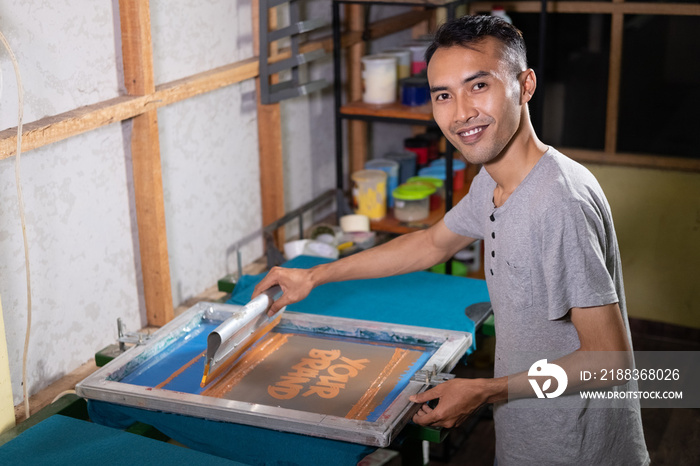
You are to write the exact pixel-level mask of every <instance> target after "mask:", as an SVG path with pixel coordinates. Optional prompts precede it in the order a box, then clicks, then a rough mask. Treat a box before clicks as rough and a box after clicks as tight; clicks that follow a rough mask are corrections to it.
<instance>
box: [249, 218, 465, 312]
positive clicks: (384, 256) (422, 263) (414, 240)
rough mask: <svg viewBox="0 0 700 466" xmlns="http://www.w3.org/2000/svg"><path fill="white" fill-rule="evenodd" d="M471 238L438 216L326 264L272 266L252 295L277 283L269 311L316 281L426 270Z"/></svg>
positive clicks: (295, 298)
mask: <svg viewBox="0 0 700 466" xmlns="http://www.w3.org/2000/svg"><path fill="white" fill-rule="evenodd" d="M473 241H474V238H468V237H465V236H460V235H458V234H456V233H453V232H452V231H451V230H450V229H449V228H447V226H446V225H445V222H444V220H440V221H439V222H438V223H436V224H435V225H433V226H432V227H430V228H427V229H425V230H419V231H416V232H413V233H409V234H405V235H402V236H399V237H398V238H396V239H394V240H392V241H389V242H387V243H385V244H382V245H379V246H376V247H373V248H371V249H367V250H365V251H362V252H360V253H357V254H353V255H351V256H348V257H346V258H343V259H341V260H338V261H334V262H330V263H328V264H322V265H318V266H316V267H312V268H310V269H288V268H283V267H274V268H272V269H271V270H270V272H269V273H268V274H267V275H266V276H265V278H263V279H262V280H261V281H260V283H258V285H257V286H256V287H255V290H253V298H254V297H256V296H257V295H259V294H260V293H261V292H262V291H264V290H266V289H268V288H270V287H272V286H274V285H280V287H281V288H282V291H283V294H282V296H281V297H280V298H279V299H278V300H277V301H275V303H274V304H273V305H272V307H271V308H270V310H269V311H268V314H270V315H272V314H274V313H275V312H277V311H279V310H280V309H281V308H282V307H283V306H286V305H288V304H292V303H295V302H297V301H301V300H302V299H304V298H305V297H306V296H308V294H309V293H310V292H311V290H312V289H313V288H314V287H316V286H318V285H322V284H324V283H329V282H335V281H344V280H357V279H362V278H379V277H387V276H390V275H399V274H403V273H408V272H415V271H418V270H425V269H427V268H428V267H432V266H433V265H435V264H439V263H441V262H444V261H446V260H448V259H449V258H451V257H452V256H453V255H454V254H455V253H456V252H457V251H459V250H460V249H462V248H464V247H466V246H467V245H469V244H471V243H472V242H473Z"/></svg>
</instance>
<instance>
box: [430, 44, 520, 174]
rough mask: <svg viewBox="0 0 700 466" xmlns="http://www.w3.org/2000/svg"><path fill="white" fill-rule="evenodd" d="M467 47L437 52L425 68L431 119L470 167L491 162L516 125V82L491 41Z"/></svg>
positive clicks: (514, 76) (518, 113)
mask: <svg viewBox="0 0 700 466" xmlns="http://www.w3.org/2000/svg"><path fill="white" fill-rule="evenodd" d="M470 47H471V48H466V47H462V46H454V47H449V48H439V49H437V51H436V52H435V54H434V55H433V57H432V58H431V60H430V63H429V65H428V81H429V83H430V90H431V99H432V103H433V116H434V118H435V121H436V122H437V124H438V126H440V129H441V130H442V132H443V133H444V134H445V136H446V137H447V139H448V140H449V141H450V142H451V143H452V145H454V147H455V148H456V149H457V150H459V151H460V152H461V153H462V155H463V156H464V158H465V159H466V160H467V161H468V162H470V163H474V164H481V163H487V162H490V161H492V160H494V159H495V158H496V157H498V156H499V154H501V153H502V152H503V150H504V148H506V146H507V145H508V143H509V142H510V141H511V139H512V138H513V135H514V134H515V132H516V131H517V129H518V127H519V125H520V119H521V110H522V106H521V104H520V96H519V93H520V84H519V82H518V78H517V76H516V73H515V72H514V71H513V69H512V68H511V67H509V65H508V63H507V62H506V61H505V60H504V59H502V53H501V47H502V45H501V43H500V42H499V41H498V40H497V39H494V38H492V37H487V38H485V39H484V40H483V41H481V42H479V43H477V44H473V45H471V46H470Z"/></svg>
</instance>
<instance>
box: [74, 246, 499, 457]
mask: <svg viewBox="0 0 700 466" xmlns="http://www.w3.org/2000/svg"><path fill="white" fill-rule="evenodd" d="M324 261H326V260H325V259H320V258H315V257H307V256H300V257H297V258H295V259H294V260H292V261H289V262H288V263H287V264H285V266H286V267H296V268H308V267H312V266H314V265H316V264H319V263H322V262H324ZM263 276H264V274H261V275H256V276H244V277H241V279H240V280H239V282H238V283H237V285H236V288H235V290H234V293H233V294H232V296H231V299H230V300H229V302H230V303H232V304H245V303H246V302H247V301H248V300H249V299H250V295H251V293H252V290H253V288H254V286H255V284H257V282H258V281H259V280H261V279H262V277H263ZM485 301H489V297H488V292H487V289H486V284H485V282H483V281H481V280H474V279H468V278H462V277H453V276H446V275H440V274H433V273H429V272H416V273H413V274H407V275H402V276H396V277H387V278H382V279H376V280H355V281H348V282H340V283H330V284H326V285H323V286H321V287H318V288H317V289H315V290H314V291H312V293H311V294H310V295H309V297H307V298H306V299H305V300H304V301H302V302H300V303H295V304H293V305H290V306H288V309H289V310H291V311H297V312H303V313H308V314H325V315H332V316H335V317H350V318H356V319H361V320H373V321H379V322H388V323H395V324H404V325H414V326H420V327H431V328H439V329H447V330H459V331H466V332H470V333H472V334H473V333H474V322H472V321H471V320H470V319H468V318H467V317H466V315H465V308H467V307H468V306H470V305H472V304H475V303H480V302H485ZM470 352H471V350H470ZM88 408H89V413H90V418H91V419H92V420H93V421H94V422H96V423H99V424H102V425H104V426H109V427H116V428H127V427H128V426H130V425H132V424H134V423H135V422H141V423H144V424H148V425H151V426H154V427H155V428H156V429H157V430H159V431H161V432H163V433H164V434H166V435H167V436H168V437H170V438H172V439H174V440H176V441H178V442H180V443H182V444H184V445H186V446H188V447H190V448H191V449H193V450H197V451H200V452H204V453H208V454H212V455H215V456H217V457H221V458H226V459H229V460H233V461H237V462H240V463H243V464H285V465H293V464H300V465H302V464H303V465H307V464H336V465H344V464H347V465H354V464H357V462H358V461H359V460H361V459H362V458H364V457H365V456H366V455H368V454H369V453H371V452H372V451H373V450H374V449H375V448H374V447H368V446H365V445H358V444H354V443H348V442H342V441H337V440H329V439H322V438H314V437H308V436H304V435H299V434H293V433H285V432H277V431H274V430H268V429H263V428H258V427H253V426H245V425H239V424H234V423H227V422H218V421H212V420H206V419H200V418H196V417H190V416H184V415H179V414H173V413H165V412H153V411H148V410H144V409H138V408H133V407H128V406H121V405H117V404H112V403H107V402H103V401H95V400H90V402H89V404H88ZM406 430H408V429H406ZM432 433H433V435H435V432H434V431H433V432H432ZM438 435H439V434H438Z"/></svg>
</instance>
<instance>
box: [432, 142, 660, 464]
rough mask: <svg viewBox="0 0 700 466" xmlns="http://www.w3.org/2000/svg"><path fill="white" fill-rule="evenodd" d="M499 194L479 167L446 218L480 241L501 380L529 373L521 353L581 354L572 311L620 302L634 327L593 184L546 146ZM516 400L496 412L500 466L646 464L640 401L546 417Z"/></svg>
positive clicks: (605, 209) (608, 223)
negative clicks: (498, 202) (501, 196)
mask: <svg viewBox="0 0 700 466" xmlns="http://www.w3.org/2000/svg"><path fill="white" fill-rule="evenodd" d="M495 188H496V182H495V181H494V180H493V179H492V178H491V176H489V174H488V173H487V172H486V170H483V169H482V170H481V171H480V173H479V174H478V175H477V176H476V178H475V179H474V182H473V183H472V186H471V189H470V191H469V193H468V194H467V196H465V198H464V199H462V201H461V202H460V203H459V204H457V205H456V206H455V207H454V208H453V209H452V210H450V211H449V212H448V213H447V214H446V215H445V224H446V225H447V227H448V228H449V229H450V230H451V231H453V232H455V233H457V234H460V235H464V236H468V237H471V238H478V239H483V240H484V258H485V261H484V270H485V272H486V282H487V285H488V288H489V295H490V297H491V303H492V305H493V310H494V316H495V326H496V361H495V376H496V377H501V376H505V375H509V374H513V373H515V372H520V371H526V370H528V368H529V367H523V366H519V364H520V362H519V361H520V360H521V359H522V358H521V357H519V355H521V354H522V353H525V352H531V353H539V352H542V353H547V354H550V355H551V354H556V355H557V357H560V356H563V355H565V354H568V353H571V352H573V351H575V350H576V349H577V348H578V347H579V346H580V344H579V340H578V334H577V332H576V328H575V327H574V325H573V324H572V323H571V320H570V316H569V310H570V309H571V308H573V307H592V306H601V305H606V304H611V303H618V302H619V304H620V309H621V310H622V318H623V320H624V322H625V325H626V326H627V327H628V323H627V309H626V306H625V298H624V288H623V284H622V267H621V262H620V253H619V248H618V245H617V238H616V235H615V229H614V226H613V221H612V215H611V213H610V206H609V205H608V202H607V199H606V198H605V195H604V194H603V191H602V189H601V188H600V185H599V184H598V182H597V180H596V179H595V177H594V176H593V175H592V174H591V173H590V172H589V171H588V170H587V169H586V168H585V167H583V166H582V165H580V164H578V163H576V162H574V161H572V160H571V159H569V158H567V157H566V156H564V155H562V154H561V153H559V152H558V151H556V150H555V149H553V148H549V149H548V150H547V152H546V153H545V154H544V155H543V156H542V158H541V159H540V160H539V161H538V163H537V165H535V167H534V168H533V169H532V170H531V171H530V173H529V174H528V175H527V177H526V178H525V179H524V180H523V181H522V183H520V185H519V186H518V187H517V188H516V189H515V191H514V192H513V193H512V194H511V195H510V197H509V198H508V199H507V201H506V202H505V203H504V204H503V205H502V206H501V207H498V208H496V207H495V205H494V204H493V192H494V189H495ZM627 333H628V338H629V329H628V330H627ZM630 344H631V342H630ZM517 403H518V402H517V401H516V402H509V403H498V404H497V406H495V411H494V420H495V426H496V457H497V459H498V464H499V466H506V465H511V464H518V465H521V464H539V465H543V464H577V465H584V464H591V465H593V464H596V465H605V464H610V465H627V464H629V465H639V464H647V463H648V462H649V456H648V454H647V450H646V446H645V443H644V435H643V431H642V425H641V416H640V412H639V407H638V404H636V407H635V408H634V409H627V408H623V409H612V408H608V409H592V408H590V407H589V406H587V405H586V404H585V403H583V404H582V405H581V407H580V408H577V409H571V408H569V409H566V408H563V409H551V408H547V409H541V410H540V409H530V408H518V407H517Z"/></svg>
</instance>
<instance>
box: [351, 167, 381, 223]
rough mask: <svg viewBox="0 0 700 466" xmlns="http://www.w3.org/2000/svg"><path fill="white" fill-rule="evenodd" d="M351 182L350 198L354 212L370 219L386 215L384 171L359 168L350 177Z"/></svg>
mask: <svg viewBox="0 0 700 466" xmlns="http://www.w3.org/2000/svg"><path fill="white" fill-rule="evenodd" d="M350 178H351V179H352V182H353V187H352V200H353V207H354V208H355V213H356V214H360V215H366V216H367V217H369V218H370V220H381V219H383V218H384V216H385V215H386V179H387V175H386V172H383V171H382V170H360V171H356V172H355V173H353V174H352V176H351V177H350Z"/></svg>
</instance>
